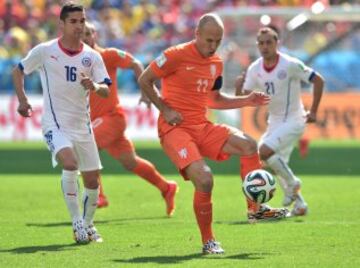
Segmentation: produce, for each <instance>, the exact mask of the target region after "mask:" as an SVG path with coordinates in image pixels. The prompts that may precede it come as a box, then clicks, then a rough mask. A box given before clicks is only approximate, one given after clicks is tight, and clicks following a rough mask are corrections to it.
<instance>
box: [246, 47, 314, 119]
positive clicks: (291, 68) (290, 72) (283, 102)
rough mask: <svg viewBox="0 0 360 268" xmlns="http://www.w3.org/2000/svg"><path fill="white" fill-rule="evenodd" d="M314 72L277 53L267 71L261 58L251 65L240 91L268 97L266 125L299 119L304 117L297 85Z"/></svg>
mask: <svg viewBox="0 0 360 268" xmlns="http://www.w3.org/2000/svg"><path fill="white" fill-rule="evenodd" d="M314 75H315V72H314V71H313V70H312V69H311V68H309V67H308V66H306V65H305V64H304V63H303V62H301V61H300V60H298V59H295V58H293V57H290V56H288V55H286V54H283V53H279V61H278V63H277V64H276V66H275V67H274V68H273V69H272V70H270V71H267V70H265V68H264V63H263V58H259V59H257V60H256V61H255V62H253V63H252V64H251V65H250V67H249V68H248V70H247V73H246V78H245V83H244V87H243V88H244V90H257V91H261V92H265V93H266V94H268V95H269V96H270V97H271V100H270V103H269V123H270V122H272V121H279V120H281V121H286V120H287V119H288V118H294V117H297V118H300V117H303V116H304V115H305V110H304V106H303V104H302V101H301V81H304V82H306V83H309V82H310V81H311V79H312V78H313V76H314Z"/></svg>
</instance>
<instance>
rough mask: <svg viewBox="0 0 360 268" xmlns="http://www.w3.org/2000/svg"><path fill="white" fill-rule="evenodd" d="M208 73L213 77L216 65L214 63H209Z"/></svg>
mask: <svg viewBox="0 0 360 268" xmlns="http://www.w3.org/2000/svg"><path fill="white" fill-rule="evenodd" d="M210 74H211V76H212V77H215V75H216V65H215V64H211V65H210Z"/></svg>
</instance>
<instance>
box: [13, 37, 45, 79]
mask: <svg viewBox="0 0 360 268" xmlns="http://www.w3.org/2000/svg"><path fill="white" fill-rule="evenodd" d="M43 48H44V46H43V45H41V44H39V45H37V46H35V47H34V48H33V49H31V50H30V51H29V53H28V54H27V55H26V57H25V58H24V59H22V60H21V61H20V63H19V68H20V69H21V70H22V71H23V72H24V74H30V73H32V72H33V71H35V70H37V69H39V68H40V67H41V65H42V64H43Z"/></svg>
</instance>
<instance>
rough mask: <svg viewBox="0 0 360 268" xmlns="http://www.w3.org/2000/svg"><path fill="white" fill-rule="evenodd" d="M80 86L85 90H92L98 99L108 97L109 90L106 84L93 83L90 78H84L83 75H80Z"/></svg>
mask: <svg viewBox="0 0 360 268" xmlns="http://www.w3.org/2000/svg"><path fill="white" fill-rule="evenodd" d="M80 83H81V85H82V86H83V87H84V88H85V89H86V90H93V91H95V92H96V94H98V95H99V96H100V97H103V98H106V97H108V96H109V93H110V90H109V87H108V85H107V84H105V83H95V82H94V81H92V80H91V79H90V77H88V76H86V75H85V74H83V73H81V82H80Z"/></svg>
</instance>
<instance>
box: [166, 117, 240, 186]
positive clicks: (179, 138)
mask: <svg viewBox="0 0 360 268" xmlns="http://www.w3.org/2000/svg"><path fill="white" fill-rule="evenodd" d="M232 133H235V130H234V129H232V128H231V127H228V126H226V125H216V124H213V123H211V122H207V123H204V124H200V125H193V126H181V125H180V126H178V127H175V128H173V129H172V130H170V131H169V132H167V133H165V134H164V135H163V136H161V137H160V142H161V145H162V147H163V149H164V151H165V153H166V154H167V155H168V157H169V158H170V159H171V161H172V162H173V163H174V164H175V165H176V167H177V168H178V169H179V170H180V173H181V175H182V176H183V177H184V179H185V180H187V179H188V178H186V176H185V174H184V172H183V170H184V168H186V167H187V166H188V165H190V164H191V163H192V162H195V161H197V160H200V159H202V158H203V157H207V158H209V159H212V160H217V161H223V160H226V159H228V158H229V157H230V155H229V154H227V153H225V152H223V151H222V148H223V146H224V144H225V143H226V141H227V140H228V138H229V136H230V135H231V134H232Z"/></svg>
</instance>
